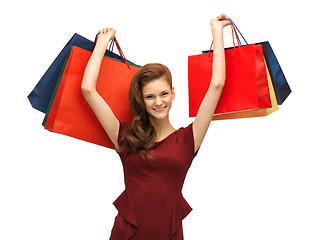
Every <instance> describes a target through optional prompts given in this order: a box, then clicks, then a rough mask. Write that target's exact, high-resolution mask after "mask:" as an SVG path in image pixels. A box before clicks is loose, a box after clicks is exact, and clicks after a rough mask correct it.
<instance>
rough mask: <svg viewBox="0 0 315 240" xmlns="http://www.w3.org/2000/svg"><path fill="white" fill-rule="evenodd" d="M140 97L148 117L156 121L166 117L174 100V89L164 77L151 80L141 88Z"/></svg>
mask: <svg viewBox="0 0 315 240" xmlns="http://www.w3.org/2000/svg"><path fill="white" fill-rule="evenodd" d="M142 96H143V100H144V105H145V109H146V111H147V112H148V114H149V115H150V116H152V117H153V118H156V119H164V118H166V117H168V113H169V111H170V109H171V106H172V101H173V100H174V98H175V92H174V87H173V88H172V89H171V87H170V84H169V83H168V81H167V80H166V79H165V77H162V78H158V79H156V80H153V81H151V82H149V83H147V84H145V85H144V86H143V87H142Z"/></svg>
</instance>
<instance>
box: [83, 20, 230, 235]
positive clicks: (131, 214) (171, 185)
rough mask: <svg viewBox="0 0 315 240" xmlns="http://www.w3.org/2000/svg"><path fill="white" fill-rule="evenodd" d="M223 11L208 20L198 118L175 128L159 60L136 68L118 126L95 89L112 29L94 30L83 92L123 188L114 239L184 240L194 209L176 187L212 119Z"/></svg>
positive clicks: (168, 84) (220, 73)
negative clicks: (208, 63) (113, 153)
mask: <svg viewBox="0 0 315 240" xmlns="http://www.w3.org/2000/svg"><path fill="white" fill-rule="evenodd" d="M222 18H227V16H226V15H224V14H222V15H221V16H218V17H217V19H212V20H211V21H210V25H211V29H212V35H213V41H214V48H213V49H214V51H213V71H212V78H211V84H210V86H209V89H208V91H207V94H206V95H205V97H204V99H203V101H202V104H201V106H200V108H199V111H198V114H197V116H196V118H195V120H194V121H193V122H192V123H191V124H190V125H189V126H187V127H182V128H179V129H178V130H176V129H175V128H174V127H173V126H172V125H171V123H170V121H169V111H170V109H171V106H172V101H173V100H174V98H175V92H174V88H173V86H172V76H171V73H170V71H169V69H168V68H167V67H166V66H164V65H162V64H158V63H154V64H147V65H145V66H143V67H141V68H140V69H139V70H138V72H137V73H136V74H135V75H134V77H133V78H132V80H131V84H130V90H129V104H130V108H131V110H132V113H133V121H132V123H131V124H127V123H123V122H120V121H119V120H118V119H117V118H116V117H115V115H114V114H113V112H112V110H111V109H110V107H109V106H108V105H107V103H106V102H105V101H104V99H103V98H102V97H101V96H100V95H99V94H98V92H97V90H96V83H97V78H98V74H99V70H100V65H101V62H102V59H103V56H104V53H105V51H106V48H107V46H108V44H109V42H110V41H111V40H113V39H114V37H115V34H116V31H115V30H114V29H112V28H106V29H102V30H100V31H99V34H98V38H97V43H96V46H95V48H94V51H93V53H92V56H91V58H90V60H89V62H88V64H87V66H86V69H85V73H84V76H83V80H82V84H81V89H82V94H83V96H84V97H85V99H86V101H87V102H88V104H89V105H90V107H91V108H92V109H93V111H94V113H95V115H96V116H97V118H98V120H99V121H100V123H101V124H102V126H103V128H104V129H105V131H106V133H107V134H108V136H109V138H110V139H111V141H112V142H113V144H114V146H115V148H116V150H117V152H118V154H119V156H120V158H121V161H122V164H123V169H124V177H125V187H126V188H125V191H124V192H123V193H122V194H121V195H120V196H119V197H118V198H117V199H116V201H115V202H114V205H115V207H116V208H117V210H118V215H117V216H116V218H115V222H114V226H113V229H112V233H111V237H110V239H111V240H127V239H132V240H148V239H150V240H169V239H173V240H182V239H183V229H182V219H184V218H185V217H186V216H187V214H188V213H189V212H190V211H191V207H190V206H189V205H188V203H187V202H186V201H185V199H184V197H183V196H182V193H181V190H182V186H183V183H184V180H185V177H186V173H187V171H188V169H189V167H190V165H191V163H192V160H193V158H194V157H195V156H196V154H197V151H198V149H199V148H200V145H201V143H202V141H203V139H204V137H205V134H206V132H207V130H208V127H209V125H210V122H211V120H212V117H213V114H214V111H215V109H216V106H217V103H218V101H219V99H220V96H221V93H222V90H223V87H224V83H225V55H224V44H223V28H224V27H225V26H227V25H229V24H230V22H229V21H226V20H222V21H221V19H222Z"/></svg>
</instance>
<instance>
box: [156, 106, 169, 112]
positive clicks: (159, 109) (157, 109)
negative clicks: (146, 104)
mask: <svg viewBox="0 0 315 240" xmlns="http://www.w3.org/2000/svg"><path fill="white" fill-rule="evenodd" d="M165 108H166V106H165V107H161V108H153V110H154V111H156V112H162V111H163V110H164V109H165Z"/></svg>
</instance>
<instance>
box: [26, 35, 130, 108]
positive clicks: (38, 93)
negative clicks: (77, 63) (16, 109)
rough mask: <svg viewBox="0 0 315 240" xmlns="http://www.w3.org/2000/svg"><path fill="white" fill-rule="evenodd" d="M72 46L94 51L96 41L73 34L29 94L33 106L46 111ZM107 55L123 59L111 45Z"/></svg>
mask: <svg viewBox="0 0 315 240" xmlns="http://www.w3.org/2000/svg"><path fill="white" fill-rule="evenodd" d="M72 46H77V47H80V48H83V49H85V50H88V51H93V49H94V46H95V43H94V42H92V41H90V40H89V39H87V38H85V37H83V36H81V35H79V34H77V33H75V34H74V35H73V36H72V38H71V39H70V40H69V41H68V43H67V44H66V45H65V46H64V48H63V49H62V50H61V52H60V53H59V54H58V56H57V57H56V59H55V60H54V61H53V63H52V64H51V65H50V66H49V68H48V69H47V71H46V72H45V73H44V75H43V76H42V78H41V79H40V80H39V82H38V83H37V84H36V86H35V88H34V89H33V91H32V92H31V93H30V94H29V95H28V99H29V101H30V103H31V105H32V107H33V108H35V109H37V110H39V111H41V112H43V113H46V111H47V108H48V105H49V101H50V98H51V96H52V95H53V92H54V88H55V85H56V83H57V80H58V77H59V74H60V72H61V71H62V67H63V64H64V61H65V60H66V59H67V56H68V54H69V51H70V49H71V48H72ZM105 56H107V57H110V58H114V59H116V60H119V61H121V57H120V56H119V55H117V54H115V53H114V52H113V51H112V50H111V47H109V50H106V52H105ZM127 61H128V60H127ZM128 63H130V64H131V65H133V63H132V62H130V61H128Z"/></svg>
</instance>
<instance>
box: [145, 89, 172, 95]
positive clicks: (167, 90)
mask: <svg viewBox="0 0 315 240" xmlns="http://www.w3.org/2000/svg"><path fill="white" fill-rule="evenodd" d="M169 91H170V90H169V89H166V90H163V91H162V92H160V93H165V92H169ZM150 95H154V94H153V93H146V94H144V96H150Z"/></svg>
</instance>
